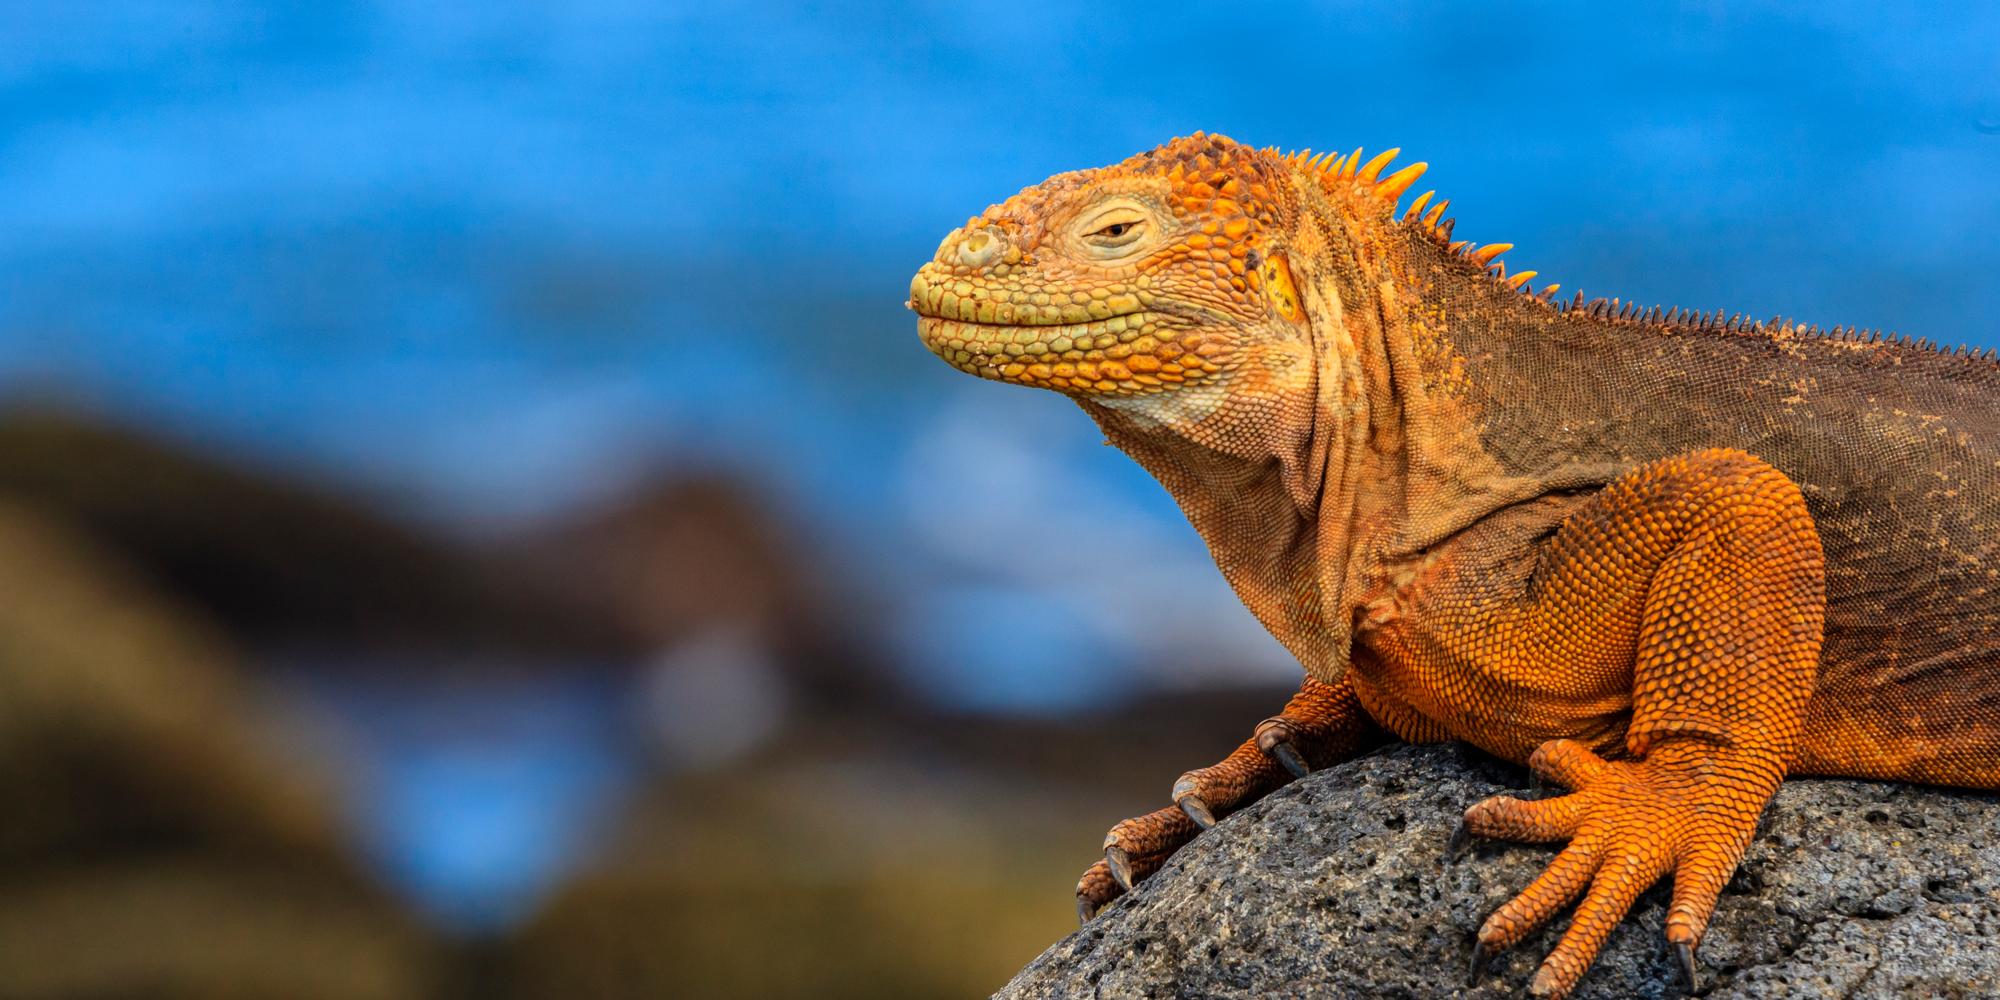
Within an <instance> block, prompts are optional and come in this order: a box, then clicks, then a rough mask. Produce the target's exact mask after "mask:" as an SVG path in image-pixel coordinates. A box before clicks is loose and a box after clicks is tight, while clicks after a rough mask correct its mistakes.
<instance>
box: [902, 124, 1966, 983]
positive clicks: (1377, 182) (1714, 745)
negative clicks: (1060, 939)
mask: <svg viewBox="0 0 2000 1000" xmlns="http://www.w3.org/2000/svg"><path fill="white" fill-rule="evenodd" d="M1394 152H1395V151H1393V150H1392V151H1390V152H1389V153H1386V154H1383V155H1381V156H1377V157H1374V158H1372V159H1369V160H1367V161H1365V162H1363V161H1362V158H1361V153H1360V151H1358V150H1357V151H1356V152H1355V153H1353V154H1350V155H1348V156H1342V157H1329V156H1309V155H1306V154H1293V155H1282V154H1279V153H1277V152H1275V151H1271V150H1262V151H1260V150H1253V149H1250V148H1248V147H1245V146H1242V145H1239V144H1237V143H1235V142H1232V141H1230V140H1228V139H1225V138H1223V137H1220V136H1203V135H1199V134H1197V135H1195V136H1193V137H1189V138H1184V139H1177V140H1175V141H1173V142H1170V143H1168V144H1166V145H1164V146H1162V147H1160V148H1158V149H1155V150H1153V151H1151V152H1147V153H1142V154H1140V155H1138V156H1135V157H1133V158H1131V159H1129V160H1126V161H1125V162H1123V163H1121V164H1118V165H1116V166H1112V167H1106V168H1103V169H1098V170H1085V171H1079V172H1075V173H1068V174H1061V175H1058V176H1056V177H1053V178H1050V179H1049V180H1048V181H1046V182H1044V183H1042V184H1039V185H1036V186H1034V187H1031V188H1028V189H1026V190H1024V191H1022V192H1021V193H1020V194H1018V195H1016V196H1014V197H1013V198H1011V199H1009V200H1007V201H1006V202H1004V203H1002V204H999V205H995V206H993V207H991V208H989V209H987V210H986V212H985V213H984V214H982V215H980V216H979V217H977V218H974V219H972V220H971V221H970V222H968V223H967V224H966V225H965V226H964V227H962V228H960V229H957V230H955V231H953V232H952V233H951V234H950V235H949V236H947V237H946V238H945V240H944V243H943V244H942V245H941V246H940V247H939V248H938V252H937V255H936V257H935V258H934V259H933V260H932V261H931V262H929V263H927V264H925V265H924V266H923V268H922V270H920V271H919V272H918V274H917V276H916V278H915V279H914V280H913V281H912V282H911V285H910V305H911V307H912V308H913V309H914V310H916V312H917V313H918V314H919V315H920V317H921V319H920V320H919V327H920V330H921V333H922V336H923V339H924V342H925V344H926V345H928V346H929V347H930V348H931V350H933V351H935V352H936V353H937V354H938V355H939V356H941V357H942V358H944V359H945V360H946V361H948V362H950V363H951V364H953V365H955V366H957V367H958V368H960V369H962V370H964V371H967V372H970V373H972V374H975V375H980V376H982V377H986V378H991V379H997V380H1001V381H1007V382H1015V383H1020V384H1023V385H1032V386H1041V387H1045V388H1051V389H1055V390H1057V391H1060V392H1063V393H1065V394H1068V395H1070V396H1071V397H1072V398H1074V399H1075V400H1076V401H1077V402H1078V403H1079V404H1080V405H1082V407H1083V409H1084V410H1085V411H1086V412H1087V413H1089V414H1090V416H1091V417H1092V418H1093V419H1095V420H1096V421H1097V423H1098V424H1099V426H1100V427H1102V429H1103V431H1104V433H1105V435H1106V436H1107V437H1108V438H1109V439H1110V441H1111V442H1112V443H1114V444H1116V445H1118V446H1119V447H1120V448H1122V449H1124V450H1125V451H1126V452H1128V453H1129V454H1131V455H1132V456H1133V458H1135V459H1137V460H1138V461H1139V462H1140V463H1141V464H1142V465H1144V466H1145V467H1146V468H1147V469H1148V470H1150V471H1151V472H1152V473H1153V474H1154V475H1155V476H1156V477H1157V478H1158V479H1159V480H1160V482H1161V483H1162V484H1163V485H1165V487H1166V488H1167V490H1168V491H1169V492H1170V493H1171V494H1172V495H1173V497H1174V499H1175V500H1176V501H1177V502H1178V503H1179V504H1180V507H1181V509H1182V510H1183V511H1184V512H1185V513H1186V514H1187V516H1188V518H1189V520H1190V521H1192V522H1193V524H1194V526H1195V528H1196V529H1197V530H1198V531H1199V532H1200V533H1201V535H1202V537H1203V538H1204V539H1205V540H1206V541H1207V543H1208V545H1209V547H1210V550H1211V551H1212V553H1213V554H1214V557H1215V560H1216V563H1217V565H1218V566H1219V567H1220V568H1221V570H1222V573H1223V575H1224V576H1225V577H1226V578H1227V579H1228V581H1229V583H1230V585H1231V586H1232V587H1233V588H1234V589H1235V591H1236V592H1237V594H1238V595H1239V596H1240V597H1241V598H1242V600H1243V602H1244V604H1246V605H1247V606H1248V607H1249V609H1250V611H1251V612H1252V613H1253V614H1255V615H1256V616H1257V618H1258V619H1259V620H1260V621H1261V622H1262V623H1263V624H1264V625H1265V626H1266V627H1267V628H1269V629H1270V631H1271V632H1272V634H1273V635H1275V636H1276V637H1277V638H1278V640H1279V641H1280V642H1282V643H1283V644H1284V645H1285V646H1286V647H1287V648H1288V649H1290V650H1291V651H1292V652H1293V653H1294V654H1295V655H1297V657H1298V658H1299V660H1300V662H1301V663H1302V664H1303V665H1304V667H1305V670H1306V679H1305V682H1304V685H1303V687H1302V688H1301V689H1300V691H1299V693H1298V695H1297V696H1295V697H1294V698H1293V699H1292V701H1291V702H1290V703H1289V704H1288V705H1286V706H1285V709H1284V711H1283V712H1282V713H1281V714H1279V715H1278V716H1276V717H1274V718H1271V719H1268V720H1265V721H1264V722H1263V723H1262V724H1261V725H1259V726H1258V727H1257V730H1256V732H1255V735H1254V737H1253V738H1252V739H1251V740H1249V741H1248V742H1246V743H1244V744H1243V746H1242V747H1240V748H1238V749H1237V750H1236V752H1234V753H1233V754H1231V755H1230V756H1229V757H1228V758H1227V759H1225V760H1223V761H1222V762H1221V763H1218V764H1216V765H1214V766H1211V767H1206V768H1201V769H1199V770H1195V771H1190V772H1188V773H1187V774H1185V775H1183V776H1182V777H1181V779H1180V780H1179V782H1178V783H1176V784H1175V786H1174V789H1173V799H1174V802H1175V806H1174V807H1169V808H1165V809H1161V810H1160V811H1158V812H1155V813H1152V814H1149V815H1146V816H1141V817H1137V818H1134V819H1129V820H1126V821H1124V822H1122V823H1120V824H1118V825H1117V826H1116V827H1114V828H1113V829H1112V830H1111V832H1110V834H1109V835H1108V836H1107V838H1106V840H1105V859H1104V860H1102V861H1099V862H1098V863H1097V864H1096V865H1095V866H1093V867H1092V868H1091V869H1090V870H1089V871H1088V872H1086V873H1085V874H1084V877H1083V879H1082V881H1081V882H1080V883H1079V884H1078V886H1077V896H1078V901H1079V907H1080V909H1081V910H1082V912H1083V914H1084V915H1085V917H1086V918H1087V917H1089V916H1090V915H1091V914H1093V913H1095V911H1096V909H1097V908H1098V907H1100V906H1102V905H1103V904H1104V903H1106V902H1108V901H1110V900H1111V899H1113V898H1115V897H1116V896H1118V895H1119V894H1120V893H1121V892H1122V891H1123V890H1124V889H1125V888H1129V887H1130V885H1131V884H1132V883H1133V882H1134V881H1136V880H1138V879H1143V878H1145V877H1146V876H1147V875H1149V874H1151V873H1152V872H1153V871H1155V870H1157V869H1158V868H1159V866H1160V865H1161V864H1162V863H1163V862H1164V861H1165V859H1166V858H1167V856H1168V855H1170V854H1171V853H1172V852H1173V851H1174V850H1175V849H1176V848H1178V847H1179V846H1180V845H1181V844H1183V843H1185V842H1186V841H1187V840H1188V839H1190V838H1191V837H1193V836H1194V834H1195V833H1196V832H1197V830H1198V829H1199V828H1200V827H1205V826H1207V825H1209V824H1211V823H1213V822H1214V817H1216V816H1218V815H1222V814H1226V813H1227V812H1229V811H1230V810H1232V809H1235V808H1240V807H1241V806H1242V805H1244V804H1245V803H1247V802H1248V801H1250V800H1252V799H1254V798H1255V797H1257V796H1259V795H1262V794H1264V793H1265V792H1267V791H1269V790H1270V789H1272V788H1274V787H1276V786H1277V785H1279V784H1280V783H1282V782H1283V781H1284V780H1286V777H1287V774H1288V773H1289V774H1300V773H1304V772H1305V771H1306V770H1307V769H1308V768H1309V767H1314V766H1324V765H1327V764H1329V763H1333V762H1336V761H1338V760H1340V759H1342V758H1344V757H1346V756H1350V755H1352V754H1354V753H1357V752H1359V751H1360V750H1362V749H1365V748H1366V747H1368V746H1370V745H1372V744H1374V743H1376V742H1379V741H1381V740H1384V739H1390V738H1394V739H1402V740H1408V741H1414V742H1429V741H1438V740H1449V739H1456V740H1464V741H1466V742H1469V743H1472V744H1475V745H1477V746H1479V747H1482V748H1484V749H1485V750H1487V751H1489V752H1491V753H1494V754H1497V755H1499V756H1501V757H1504V758H1506V759H1509V760H1513V761H1525V762H1526V763H1527V765H1528V766H1529V767H1530V768H1531V769H1532V770H1533V771H1534V772H1535V773H1537V774H1538V775H1541V776H1543V777H1546V778H1548V779H1550V780H1552V781H1554V782H1556V783H1557V784H1560V785H1562V786H1564V787H1565V788H1567V789H1569V790H1570V793H1569V794H1567V795H1564V796H1561V797H1556V798H1545V799H1534V800H1523V799H1516V798H1511V797H1506V796H1502V797H1496V798H1493V799H1488V800H1486V801H1483V802H1479V803H1475V804H1473V805H1472V806H1471V807H1470V808H1469V809H1467V810H1466V812H1465V818H1464V824H1463V826H1462V827H1461V830H1460V831H1459V832H1458V833H1456V834H1455V835H1454V838H1453V840H1454V842H1455V843H1456V842H1457V841H1459V840H1460V839H1462V836H1463V835H1464V834H1466V833H1470V834H1471V835H1477V836H1486V837H1501V838H1508V839H1515V840H1527V841H1550V842H1563V841H1566V842H1567V845H1568V846H1567V847H1566V848H1564V849H1563V850H1562V852H1561V853H1560V854H1558V855H1557V856H1556V858H1555V860H1554V861H1553V862H1552V863H1551V864H1550V865H1549V867H1548V869H1547V870H1546V871H1545V872H1544V873H1543V874H1542V876H1541V877H1540V878H1538V879H1536V880H1535V881H1534V882H1533V883H1532V884H1530V885H1529V886H1528V887H1527V888H1526V890H1525V891H1523V892H1522V893H1521V894H1520V895H1519V896H1518V897H1516V898H1515V899H1513V900H1512V901H1510V902H1509V903H1507V904H1506V905H1504V906H1502V907H1501V908H1500V909H1499V910H1497V911H1496V912H1494V913H1493V914H1492V916H1491V917H1490V918H1489V919H1487V921H1486V922H1485V924H1484V925H1483V926H1482V927H1481V929H1480V931H1479V934H1478V940H1477V943H1476V946H1475V948H1474V957H1473V964H1474V970H1475V975H1476V974H1477V972H1478V970H1479V968H1480V967H1481V966H1482V965H1483V964H1484V961H1485V958H1486V957H1487V956H1488V955H1490V954H1491V953H1492V952H1493V951H1494V950H1496V949H1501V948H1505V947H1508V946H1510V945H1512V944H1514V943H1515V942H1517V941H1519V940H1521V939H1522V938H1523V937H1525V936H1526V935H1527V934H1528V933H1529V932H1530V931H1532V930H1533V929H1534V928H1535V927H1537V926H1538V925H1540V924H1541V923H1542V922H1543V921H1545V920H1547V919H1548V918H1549V917H1551V916H1552V915H1554V914H1555V913H1556V912H1557V911H1559V910H1561V909H1563V908H1564V907H1566V906H1568V905H1569V904H1570V903H1572V902H1573V901H1575V900H1577V899H1578V898H1579V897H1581V899H1582V902H1581V903H1580V904H1579V905H1578V906H1577V908H1576V911H1575V915H1574V917H1573V919H1572V921H1571V923H1570V926H1569V928H1568V930H1567V931H1566V932H1565V933H1564V934H1563V936H1562V939H1561V941H1560V942H1559V943H1558V944H1557V946H1556V947H1555V949H1554V951H1553V952H1552V953H1551V954H1550V955H1549V956H1548V958H1547V960H1546V961H1545V962H1544V963H1543V964H1542V966H1541V968H1540V969H1539V971H1538V972H1537V973H1536V975H1535V978H1534V981H1533V983H1532V984H1531V991H1532V992H1533V993H1534V994H1535V995H1537V996H1561V995H1564V994H1566V993H1568V992H1569V990H1570V989H1571V988H1572V987H1574V986H1575V984H1576V982H1577V980H1578V979H1579V977H1581V976H1582V975H1583V973H1584V970H1585V969H1586V968H1587V967H1588V965H1589V963H1590V961H1591V960H1592V958H1593V957H1594V956H1595V955H1596V953H1597V951H1598V949H1599V947H1600V946H1601V945H1602V944H1603V942H1604V940H1605V939H1606V937H1607V936H1608V935H1609V934H1610V932H1611V929H1612V928H1613V927H1614V926H1615V925H1616V924H1617V922H1618V921H1619V920H1620V919H1622V918H1623V916H1624V914H1625V912H1626V911H1627V909H1628V908H1629V907H1630V906H1631V904H1632V902H1633V900H1634V899H1635V898H1637V896H1638V895H1639V894H1640V893H1641V892H1643V891H1644V890H1645V889H1646V888H1647V887H1649V886H1650V885H1651V884H1652V883H1654V882H1656V881H1658V880H1659V879H1660V878H1661V877H1662V876H1666V875H1669V874H1670V875H1672V877H1673V897H1672V903H1671V906H1670V908H1669V911H1668V917H1667V924H1666V936H1667V938H1668V940H1669V941H1670V942H1672V943H1673V945H1674V946H1675V947H1676V950H1677V951H1678V952H1679V954H1680V956H1681V960H1682V965H1683V968H1684V969H1685V971H1686V973H1687V975H1688V976H1689V979H1690V982H1691V981H1692V978H1693V975H1694V967H1693V949H1694V947H1695V945H1696V944H1697V943H1698V942H1699V941H1700V939H1701V936H1702V932H1703V930H1704V929H1705V928H1706V926H1707V924H1708V920H1709V917H1710V915H1711V913H1712V912H1713V911H1714V909H1715V905H1716V900H1717V897H1718V894H1719V893H1720V891H1721V889H1722V887H1723V884H1724V883H1725V882H1726V881H1727V880H1728V878H1729V876H1730V874H1731V872H1732V871H1734V869H1735V867H1736V865H1737V862H1738V861H1739V860H1740V858H1741V857H1742V854H1743V851H1744V848H1745V846H1746V844H1747V843H1748V842H1749V840H1750V838H1751V835H1752V832H1753V829H1754V827H1755V824H1756V819H1757V815H1758V813H1759V812H1760V811H1761V810H1762V809H1763V807H1764V804H1765V802H1766V801H1767V800H1768V799H1769V798H1770V796H1771V794H1772V793H1773V791H1775V789H1776V788H1777V785H1778V784H1779V782H1781V781H1782V780H1783V779H1784V777H1785V775H1787V774H1819V775H1846V776H1856V777H1867V778H1885V779H1896V780H1908V781H1920V782H1929V783H1937V784H1948V785H1961V786H1971V787H1979V788H1996V787H2000V559H1996V556H2000V551H1996V550H2000V365H1997V364H1996V363H1995V362H1994V360H1993V358H1992V356H1991V355H1990V354H1987V355H1979V354H1967V353H1964V352H1950V351H1941V350H1937V349H1934V348H1932V347H1931V346H1930V345H1928V344H1926V343H1922V342H1917V343H1911V342H1907V341H1901V340H1896V339H1883V338H1880V337H1877V336H1874V335H1871V334H1861V333H1856V332H1853V331H1841V330H1835V331H1833V332H1831V333H1820V332H1818V331H1814V330H1807V329H1803V328H1800V327H1797V326H1794V325H1791V324H1788V323H1782V322H1769V323H1746V322H1743V321H1740V320H1737V319H1728V320H1725V319H1723V318H1722V316H1721V314H1719V313H1717V314H1712V315H1700V314H1694V313H1686V312H1682V311H1679V310H1669V311H1664V312H1663V311H1660V310H1647V311H1643V312H1641V311H1637V310H1633V309H1631V308H1629V307H1619V306H1617V305H1616V304H1615V303H1613V304H1606V303H1604V302H1602V301H1601V300H1599V301H1594V302H1589V303H1586V302H1584V301H1583V300H1582V299H1581V297H1578V298H1576V299H1574V300H1572V301H1570V302H1567V303H1563V304H1557V303H1556V302H1555V301H1554V291H1555V288H1554V286H1549V287H1547V288H1544V289H1542V290H1540V291H1535V290H1533V289H1531V288H1530V287H1528V285H1527V280H1528V279H1529V278H1531V277H1532V276H1533V272H1523V273H1519V274H1516V275H1514V276H1512V277H1508V276H1506V274H1505V269H1504V265H1501V264H1499V263H1498V262H1497V261H1496V260H1495V258H1496V257H1497V256H1498V255H1499V253H1501V252H1503V251H1504V250H1506V249H1507V245H1506V244H1496V245H1493V246H1488V247H1484V248H1474V247H1471V246H1469V245H1467V244H1464V243H1455V242H1452V241H1451V230H1452V223H1451V222H1450V221H1449V220H1446V219H1444V217H1443V216H1444V209H1445V203H1442V202H1439V203H1435V204H1433V203H1432V202H1431V196H1430V195H1428V194H1426V195H1422V196H1419V197H1418V198H1417V199H1416V200H1415V202H1414V203H1413V204H1412V205H1411V206H1410V207H1409V208H1408V209H1407V210H1406V211H1403V212H1400V213H1399V212H1397V211H1396V207H1397V203H1398V201H1399V199H1400V198H1401V196H1402V194H1403V193H1404V192H1405V191H1406V190H1407V189H1408V188H1409V187H1410V185H1411V183H1412V182H1413V181H1414V180H1415V179H1416V178H1417V176H1418V175H1419V174H1420V173H1421V172H1422V170H1423V165H1422V164H1417V165H1414V166H1411V167H1407V168H1405V169H1402V170H1400V171H1396V172H1394V173H1391V174H1388V175H1387V176H1384V175H1383V171H1384V170H1385V166H1386V164H1388V163H1389V162H1390V160H1391V159H1392V157H1393V155H1394Z"/></svg>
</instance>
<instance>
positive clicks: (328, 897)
mask: <svg viewBox="0 0 2000 1000" xmlns="http://www.w3.org/2000/svg"><path fill="white" fill-rule="evenodd" d="M200 621H201V618H200V617H199V615H197V614H195V613H193V612H192V611H190V610H189V609H186V608H182V607H180V606H177V605H176V604H175V602H173V601H171V600H169V599H166V598H164V597H162V596H161V595H159V594H158V593H157V592H156V591H154V590H153V589H151V587H150V586H149V585H148V584H147V583H146V582H145V580H144V577H143V576H142V575H141V574H139V573H137V572H135V571H134V570H133V569H132V568H131V567H130V566H127V565H125V564H124V563H123V562H122V561H120V560H118V559H117V558H115V557H112V556H110V555H108V554H107V553H106V552H104V551H103V550H102V549H100V548H98V547H97V546H94V545H93V544H92V543H91V542H89V541H88V540H87V539H86V537H85V536H83V535H82V534H80V533H78V532H76V531H73V530H72V529H70V528H69V527H68V526H67V525H65V524H63V523H62V522H61V521H59V520H56V519H54V518H51V517H48V516H45V515H42V514H40V513H38V512H35V511H32V510H30V509H28V508H26V507H23V506H20V505H18V504H13V503H0V815H5V816H6V817H7V821H6V822H5V823H0V880H4V884H5V885H6V886H7V891H6V892H5V893H0V996H5V997H37V998H40V997H174V996H188V997H242V998H263V997H269V998H273V1000H276V998H318V997H326V998H334V997H348V998H368V1000H373V998H382V1000H399V998H404V997H417V996H423V995H429V994H431V993H432V992H433V991H434V990H435V989H436V986H437V983H438V982H439V981H440V977H441V975H442V974H443V973H442V966H441V965H439V963H438V956H437V953H436V950H435V947H434V945H433V944H432V943H431V942H430V941H429V940H428V939H427V937H426V936H425V934H424V933H422V932H421V931H420V930H418V929H417V928H416V927H415V926H414V925H413V924H412V923H411V922H409V921H408V920H407V919H405V918H404V917H403V916H402V915H401V914H400V912H399V910H398V908H397V906H396V905H395V904H394V903H393V902H391V901H390V900H388V899H387V898H386V897H385V896H383V895H382V894H381V893H379V892H377V891H376V890H374V889H373V888H372V887H371V886H370V885H369V884H368V883H367V881H366V880H365V879H364V878H363V877H362V876H360V875H359V874H358V871H357V868H356V866H355V865H353V864H352V863H351V862H350V861H349V859H348V855H347V854H346V852H345V851H344V849H343V848H342V847H341V843H342V838H341V834H340V832H339V830H338V828H337V826H336V824H335V821H334V819H333V817H332V816H331V815H330V812H329V810H330V806H329V802H330V800H331V798H332V796H331V795H330V794H329V792H330V789H328V788H327V787H326V786H325V785H324V784H322V783H318V782H315V781H314V780H312V778H311V777H310V776H309V775H308V774H307V773H306V770H305V769H304V768H303V767H301V766H300V765H298V764H297V763H296V761H295V760H294V759H293V758H294V757H295V755H294V754H292V753H290V752H288V751H287V750H286V749H284V748H283V747H281V746H280V745H278V743H277V741H276V739H275V738H274V733H273V730H275V729H277V728H278V727H279V725H280V721H279V720H280V718H281V717H280V716H279V715H278V714H277V712H276V710H275V709H274V708H273V707H272V706H267V705H263V704H259V703H258V702H257V701H256V700H255V699H254V698H252V697H251V696H250V695H249V694H248V693H247V692H246V691H245V689H244V688H243V687H242V686H241V685H240V683H239V676H240V675H239V667H238V665H237V663H236V661H235V659H234V657H233V656H232V655H231V654H230V652H229V650H228V648H227V647H226V646H225V645H224V643H223V642H222V641H221V639H220V638H219V637H218V635H217V634H215V633H214V632H213V631H212V630H210V629H209V628H206V627H204V626H203V625H201V624H200Z"/></svg>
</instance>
